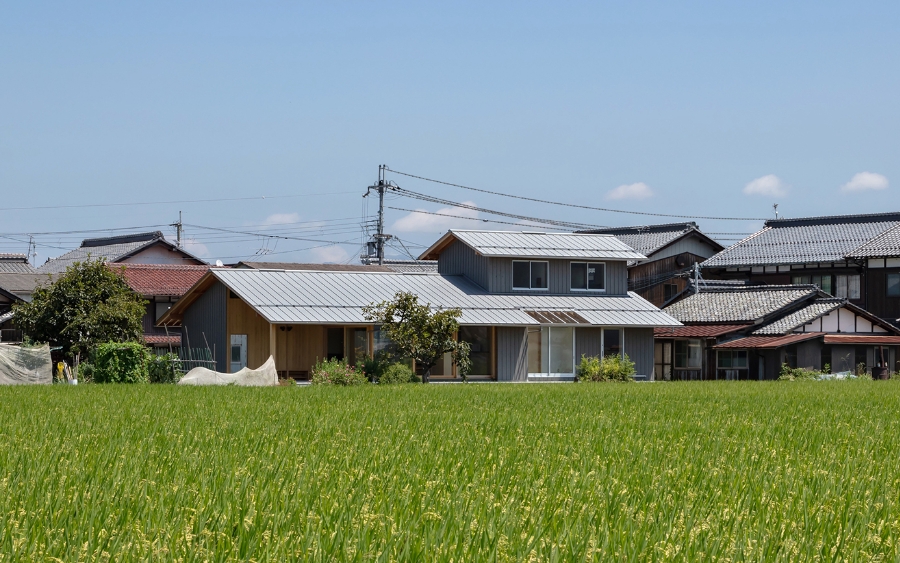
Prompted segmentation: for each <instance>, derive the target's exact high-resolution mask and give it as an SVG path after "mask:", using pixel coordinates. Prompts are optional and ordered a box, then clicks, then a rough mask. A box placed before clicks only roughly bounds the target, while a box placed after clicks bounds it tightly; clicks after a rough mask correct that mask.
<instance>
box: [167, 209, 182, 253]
mask: <svg viewBox="0 0 900 563" xmlns="http://www.w3.org/2000/svg"><path fill="white" fill-rule="evenodd" d="M169 226H170V227H175V244H176V245H177V246H178V248H181V211H179V212H178V222H177V223H172V224H171V225H169Z"/></svg>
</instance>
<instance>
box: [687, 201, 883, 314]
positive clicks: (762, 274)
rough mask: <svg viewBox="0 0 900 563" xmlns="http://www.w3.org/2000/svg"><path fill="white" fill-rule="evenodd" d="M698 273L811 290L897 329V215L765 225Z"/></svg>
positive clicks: (858, 216)
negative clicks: (808, 286) (845, 302)
mask: <svg viewBox="0 0 900 563" xmlns="http://www.w3.org/2000/svg"><path fill="white" fill-rule="evenodd" d="M701 267H702V272H703V276H704V277H706V278H721V279H744V280H750V281H753V282H759V283H766V284H774V285H786V284H800V285H805V284H814V285H817V286H818V287H820V288H821V289H822V290H823V291H824V292H825V293H829V294H831V295H834V296H836V297H840V298H844V299H848V300H849V301H850V303H852V304H854V305H856V306H858V307H861V308H863V309H865V310H867V311H869V312H870V313H872V314H874V315H877V316H879V317H881V318H883V319H885V320H887V321H889V322H892V323H894V324H898V325H900V320H898V319H900V213H879V214H873V215H840V216H834V217H810V218H803V219H777V220H770V221H766V223H765V227H764V228H763V229H762V230H761V231H759V232H757V233H754V234H753V235H751V236H749V237H747V238H745V239H744V240H742V241H740V242H738V243H736V244H734V245H733V246H730V247H728V248H726V249H725V250H723V251H722V252H720V253H718V254H716V255H715V256H713V257H712V258H710V259H708V260H706V261H705V262H703V263H702V264H701Z"/></svg>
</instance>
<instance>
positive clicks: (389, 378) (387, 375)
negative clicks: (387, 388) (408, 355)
mask: <svg viewBox="0 0 900 563" xmlns="http://www.w3.org/2000/svg"><path fill="white" fill-rule="evenodd" d="M419 381H421V378H419V376H418V375H416V374H415V373H414V372H413V370H412V368H410V367H409V366H408V365H407V364H403V363H399V362H398V363H396V364H391V365H390V366H388V367H387V369H385V370H384V373H382V374H381V377H380V378H379V379H378V383H380V384H382V385H392V384H395V383H418V382H419Z"/></svg>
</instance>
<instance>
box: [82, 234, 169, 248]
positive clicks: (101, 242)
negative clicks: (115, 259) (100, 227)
mask: <svg viewBox="0 0 900 563" xmlns="http://www.w3.org/2000/svg"><path fill="white" fill-rule="evenodd" d="M164 238H165V236H163V234H162V231H149V232H146V233H131V234H128V235H116V236H112V237H98V238H86V239H84V240H83V241H81V247H82V248H92V247H95V246H108V245H112V244H127V243H129V242H149V241H152V240H158V239H164Z"/></svg>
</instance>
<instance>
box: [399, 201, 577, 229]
mask: <svg viewBox="0 0 900 563" xmlns="http://www.w3.org/2000/svg"><path fill="white" fill-rule="evenodd" d="M384 207H385V208H386V209H393V210H394V211H407V212H409V213H423V214H425V215H437V216H438V217H450V218H452V219H466V220H468V221H481V222H483V223H498V224H501V225H516V226H518V227H527V226H529V225H523V224H522V223H513V222H512V221H500V220H498V219H479V218H478V217H464V216H462V215H449V214H447V213H435V212H433V211H423V210H421V209H405V208H403V207H391V206H389V205H385V206H384ZM535 226H540V227H542V228H552V226H548V225H535ZM553 230H559V231H564V230H569V229H562V228H559V229H553Z"/></svg>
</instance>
